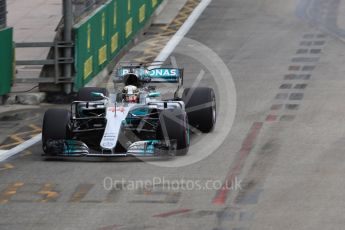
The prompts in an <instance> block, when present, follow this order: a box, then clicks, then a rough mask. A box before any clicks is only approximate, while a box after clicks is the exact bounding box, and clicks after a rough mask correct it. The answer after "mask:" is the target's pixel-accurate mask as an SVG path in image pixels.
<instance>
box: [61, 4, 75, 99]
mask: <svg viewBox="0 0 345 230" xmlns="http://www.w3.org/2000/svg"><path fill="white" fill-rule="evenodd" d="M63 17H64V41H65V42H72V28H73V9H72V0H63ZM64 56H65V58H72V49H71V48H70V47H66V48H65V50H64ZM64 75H65V76H64V77H72V64H64ZM64 91H65V93H67V94H69V93H71V92H72V84H71V83H65V84H64Z"/></svg>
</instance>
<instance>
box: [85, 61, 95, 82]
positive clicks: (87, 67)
mask: <svg viewBox="0 0 345 230" xmlns="http://www.w3.org/2000/svg"><path fill="white" fill-rule="evenodd" d="M92 64H93V57H92V56H91V57H89V58H88V59H87V60H86V61H85V62H84V79H86V78H87V77H88V76H90V74H91V73H92V71H93V70H92V69H93V68H92Z"/></svg>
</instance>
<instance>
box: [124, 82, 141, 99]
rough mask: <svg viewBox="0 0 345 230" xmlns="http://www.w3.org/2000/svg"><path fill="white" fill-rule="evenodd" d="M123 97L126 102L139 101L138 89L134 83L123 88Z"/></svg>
mask: <svg viewBox="0 0 345 230" xmlns="http://www.w3.org/2000/svg"><path fill="white" fill-rule="evenodd" d="M122 93H123V98H124V100H125V101H126V102H128V103H138V102H139V90H138V87H136V86H134V85H127V86H125V88H124V89H123V92H122Z"/></svg>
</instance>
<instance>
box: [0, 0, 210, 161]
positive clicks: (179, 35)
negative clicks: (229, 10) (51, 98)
mask: <svg viewBox="0 0 345 230" xmlns="http://www.w3.org/2000/svg"><path fill="white" fill-rule="evenodd" d="M211 2H212V0H202V1H201V2H200V3H199V5H198V6H197V7H196V8H195V9H194V11H193V12H192V14H191V15H190V16H189V17H188V19H187V20H186V21H185V22H184V24H183V25H182V26H181V28H180V29H179V30H178V31H177V32H176V34H175V35H174V36H173V37H172V38H171V39H170V41H169V42H168V43H167V44H166V46H165V47H164V49H163V50H162V51H161V52H160V54H159V55H158V56H157V57H156V59H155V61H166V60H167V58H168V57H169V56H170V55H171V53H172V52H173V51H174V50H175V48H176V47H177V45H178V44H179V43H180V42H181V41H182V39H183V38H184V37H185V36H186V34H187V33H188V32H189V30H190V29H191V28H192V27H193V25H194V24H195V22H196V21H197V20H198V18H199V17H200V16H201V14H202V13H203V12H204V10H205V9H206V8H207V6H208V5H209V4H210V3H211ZM156 67H157V66H156ZM41 138H42V134H41V133H40V134H38V135H37V136H35V137H33V138H31V139H30V140H27V141H25V142H23V143H21V144H20V145H18V146H16V147H14V148H12V149H10V150H7V151H1V152H0V162H1V161H4V160H6V159H7V158H9V157H11V156H13V155H16V154H18V153H20V152H22V151H23V150H25V149H27V148H29V147H30V146H32V145H34V144H36V143H38V142H39V141H40V140H41Z"/></svg>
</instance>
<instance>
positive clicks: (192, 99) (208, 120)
mask: <svg viewBox="0 0 345 230" xmlns="http://www.w3.org/2000/svg"><path fill="white" fill-rule="evenodd" d="M182 100H183V102H184V103H185V108H186V112H187V116H188V122H189V125H190V126H192V127H193V128H196V129H198V130H200V131H201V132H203V133H209V132H211V131H212V130H213V128H214V126H215V124H216V120H217V104H216V97H215V94H214V91H213V89H211V88H208V87H197V88H186V89H185V90H184V91H183V95H182Z"/></svg>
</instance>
